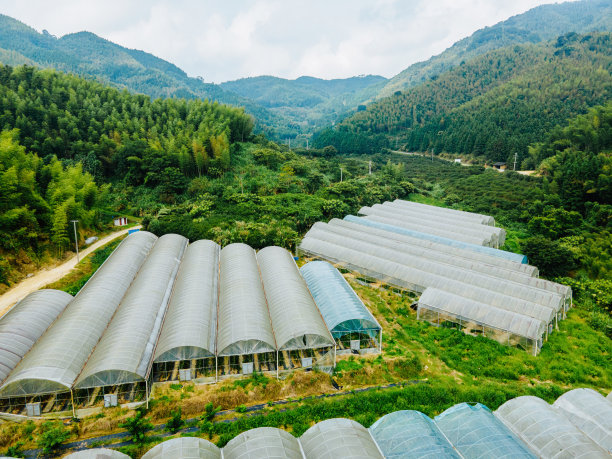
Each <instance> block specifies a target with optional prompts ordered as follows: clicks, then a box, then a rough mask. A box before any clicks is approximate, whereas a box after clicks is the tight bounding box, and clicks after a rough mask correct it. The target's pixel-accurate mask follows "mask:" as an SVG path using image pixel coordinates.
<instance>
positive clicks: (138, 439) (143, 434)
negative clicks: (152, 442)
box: [119, 409, 153, 444]
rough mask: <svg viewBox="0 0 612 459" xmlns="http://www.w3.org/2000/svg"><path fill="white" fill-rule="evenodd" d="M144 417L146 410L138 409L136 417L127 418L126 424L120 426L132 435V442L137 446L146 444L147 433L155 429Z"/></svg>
mask: <svg viewBox="0 0 612 459" xmlns="http://www.w3.org/2000/svg"><path fill="white" fill-rule="evenodd" d="M144 415H145V410H144V409H137V410H136V413H135V414H134V416H132V417H130V418H127V419H126V420H125V422H122V423H121V424H119V427H121V428H123V429H125V430H127V431H128V432H129V433H130V435H131V436H132V441H133V442H134V443H136V444H142V443H144V442H145V441H146V438H147V432H148V431H149V430H151V429H152V428H153V424H151V422H150V420H149V419H148V418H145V417H144Z"/></svg>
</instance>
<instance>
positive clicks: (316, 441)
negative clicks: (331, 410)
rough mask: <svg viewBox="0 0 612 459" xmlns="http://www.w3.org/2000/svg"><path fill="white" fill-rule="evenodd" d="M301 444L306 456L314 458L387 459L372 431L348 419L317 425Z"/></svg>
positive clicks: (305, 435) (303, 436) (305, 434)
mask: <svg viewBox="0 0 612 459" xmlns="http://www.w3.org/2000/svg"><path fill="white" fill-rule="evenodd" d="M300 444H301V445H302V449H303V451H304V456H305V457H307V458H313V459H315V458H316V459H335V458H338V457H342V458H344V459H363V458H371V459H375V458H381V459H382V458H383V457H384V456H383V454H382V452H381V451H380V448H379V447H378V445H377V444H376V442H375V441H374V439H373V438H372V435H371V434H370V432H369V431H368V429H366V428H365V427H363V426H362V425H361V424H359V423H357V422H355V421H352V420H350V419H344V418H336V419H328V420H326V421H322V422H319V423H318V424H315V425H314V426H312V427H311V428H310V429H308V430H307V431H306V432H304V434H303V435H302V436H301V437H300Z"/></svg>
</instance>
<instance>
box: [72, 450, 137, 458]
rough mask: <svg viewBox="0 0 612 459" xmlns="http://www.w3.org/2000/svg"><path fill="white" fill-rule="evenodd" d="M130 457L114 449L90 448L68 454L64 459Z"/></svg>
mask: <svg viewBox="0 0 612 459" xmlns="http://www.w3.org/2000/svg"><path fill="white" fill-rule="evenodd" d="M129 457H130V456H128V455H127V454H123V453H121V452H119V451H115V450H114V449H108V448H92V449H84V450H83V451H77V452H76V453H72V454H69V455H68V456H66V457H64V459H129Z"/></svg>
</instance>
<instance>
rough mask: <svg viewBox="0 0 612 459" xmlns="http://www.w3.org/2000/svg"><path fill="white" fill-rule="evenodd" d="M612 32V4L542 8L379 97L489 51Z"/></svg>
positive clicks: (466, 44) (468, 41)
mask: <svg viewBox="0 0 612 459" xmlns="http://www.w3.org/2000/svg"><path fill="white" fill-rule="evenodd" d="M594 31H612V5H611V4H610V2H609V1H608V0H590V1H581V2H564V3H555V4H551V5H540V6H537V7H535V8H532V9H530V10H529V11H526V12H525V13H522V14H517V15H516V16H512V17H511V18H509V19H506V20H505V21H502V22H499V23H497V24H495V25H494V26H491V27H485V28H484V29H480V30H477V31H476V32H474V33H473V34H472V35H470V36H469V37H467V38H464V39H463V40H459V41H458V42H457V43H455V44H454V45H453V46H451V47H450V48H448V49H447V50H445V51H444V52H442V53H441V54H439V55H437V56H433V57H431V58H430V59H428V60H426V61H423V62H417V63H416V64H413V65H411V66H410V67H408V68H407V69H405V70H403V71H402V72H400V73H399V74H397V75H396V76H394V77H393V78H391V79H390V80H389V81H388V82H387V84H386V85H385V86H384V87H383V88H382V89H381V90H380V92H379V93H378V97H379V98H380V97H388V96H391V95H393V93H395V92H396V91H404V90H406V89H409V88H412V87H413V86H417V85H419V84H421V83H424V82H425V81H427V80H429V79H431V78H432V77H435V76H437V75H440V74H442V73H444V72H446V71H448V70H450V69H452V68H454V67H456V66H458V65H460V64H462V63H463V62H467V61H468V60H470V59H473V58H475V57H477V56H480V55H482V54H485V53H487V52H489V51H492V50H495V49H499V48H504V47H508V46H510V45H517V44H523V43H538V42H542V41H547V40H551V39H553V38H556V37H558V36H561V35H565V34H567V33H570V32H575V33H587V32H594Z"/></svg>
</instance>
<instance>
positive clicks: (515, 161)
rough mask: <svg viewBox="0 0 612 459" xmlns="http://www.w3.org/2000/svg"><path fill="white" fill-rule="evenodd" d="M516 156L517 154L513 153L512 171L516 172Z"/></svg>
mask: <svg viewBox="0 0 612 459" xmlns="http://www.w3.org/2000/svg"><path fill="white" fill-rule="evenodd" d="M517 154H518V153H514V170H516V155H517Z"/></svg>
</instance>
